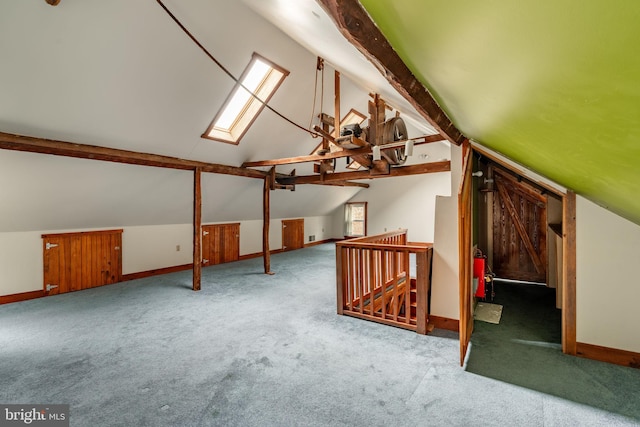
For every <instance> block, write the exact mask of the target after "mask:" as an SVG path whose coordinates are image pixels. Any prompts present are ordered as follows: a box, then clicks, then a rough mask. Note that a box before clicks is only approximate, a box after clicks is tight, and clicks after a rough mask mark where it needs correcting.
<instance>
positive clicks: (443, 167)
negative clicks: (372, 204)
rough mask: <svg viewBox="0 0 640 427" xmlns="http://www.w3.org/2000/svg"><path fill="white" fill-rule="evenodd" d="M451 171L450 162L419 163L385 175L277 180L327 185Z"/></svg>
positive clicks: (340, 174)
mask: <svg viewBox="0 0 640 427" xmlns="http://www.w3.org/2000/svg"><path fill="white" fill-rule="evenodd" d="M450 170H451V162H450V161H448V160H447V161H442V162H430V163H420V164H417V165H411V166H402V167H398V168H391V171H390V173H389V174H387V175H371V174H370V172H369V171H368V170H366V171H355V172H337V173H327V174H325V175H301V176H291V177H282V178H279V179H278V182H279V183H280V184H294V185H298V184H318V183H328V182H332V181H334V182H335V181H347V180H350V181H353V180H357V179H374V178H393V177H399V176H407V175H418V174H425V173H434V172H448V171H450Z"/></svg>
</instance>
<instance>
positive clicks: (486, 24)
mask: <svg viewBox="0 0 640 427" xmlns="http://www.w3.org/2000/svg"><path fill="white" fill-rule="evenodd" d="M360 3H361V4H362V5H363V6H364V7H365V9H366V10H367V12H368V13H369V14H370V16H371V17H372V19H373V21H374V22H375V23H376V25H377V26H378V27H379V28H380V29H381V31H382V32H383V34H384V35H385V37H386V38H387V39H388V41H389V42H390V44H391V45H392V46H393V48H394V49H395V50H396V52H397V53H398V54H399V56H400V57H401V58H402V59H403V61H404V62H405V64H407V66H408V67H409V68H410V69H411V70H412V71H413V73H414V74H415V76H416V77H417V78H418V79H419V80H420V81H421V82H422V83H423V84H425V85H426V86H427V88H428V89H429V91H430V92H431V93H432V95H433V96H434V98H435V99H436V100H437V101H438V103H439V104H440V106H441V107H442V108H443V110H445V112H446V113H447V114H448V116H449V117H450V119H451V120H452V121H453V122H454V124H455V125H456V127H457V128H458V129H460V130H461V131H462V132H463V133H464V134H465V135H466V136H467V137H468V138H470V139H473V140H475V141H476V142H478V143H480V144H482V145H484V146H487V147H489V148H491V149H493V150H495V151H498V152H500V153H502V154H504V155H506V156H507V157H509V158H511V159H512V160H515V161H516V162H518V163H520V164H522V165H525V166H527V167H529V168H530V169H533V170H534V171H536V172H538V173H540V174H542V175H545V176H547V177H549V178H550V179H552V180H554V181H556V182H558V183H559V184H561V185H563V186H565V187H567V188H570V189H573V190H574V191H576V192H577V193H578V194H581V195H583V196H585V197H587V198H589V199H591V200H593V201H595V202H596V203H598V204H600V205H602V206H604V207H606V208H608V209H610V210H612V211H614V212H616V213H618V214H619V215H621V216H624V217H626V218H628V219H630V220H632V221H634V222H635V223H638V224H640V197H638V195H639V194H640V120H639V119H638V118H639V117H640V56H639V55H637V53H636V47H637V46H638V45H639V44H640V29H639V27H638V22H639V20H640V3H639V2H635V1H622V2H615V3H610V2H602V1H589V2H578V1H568V0H563V1H555V0H554V1H552V0H543V1H526V2H523V1H512V0H492V1H483V2H478V1H475V0H461V1H457V2H455V3H452V2H444V1H435V0H419V1H418V0H360Z"/></svg>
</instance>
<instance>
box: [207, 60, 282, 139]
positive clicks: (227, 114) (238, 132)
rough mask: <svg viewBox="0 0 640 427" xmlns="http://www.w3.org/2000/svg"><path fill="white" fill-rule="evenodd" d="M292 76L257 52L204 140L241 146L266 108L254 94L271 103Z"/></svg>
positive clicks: (210, 126)
mask: <svg viewBox="0 0 640 427" xmlns="http://www.w3.org/2000/svg"><path fill="white" fill-rule="evenodd" d="M288 74H289V72H288V71H286V70H285V69H283V68H281V67H279V66H278V65H276V64H274V63H273V62H271V61H269V60H268V59H266V58H264V57H262V56H260V55H258V54H257V53H254V54H253V56H252V58H251V61H250V62H249V65H247V68H246V69H245V70H244V73H242V76H241V77H240V83H236V85H235V86H234V88H233V90H232V91H231V94H230V95H229V97H228V98H227V100H226V101H225V103H224V105H223V106H222V108H221V109H220V111H219V112H218V114H217V115H216V117H215V118H214V119H213V121H212V122H211V124H210V125H209V128H208V129H207V130H206V131H205V133H204V134H203V135H202V137H203V138H208V139H213V140H216V141H222V142H227V143H230V144H238V142H240V138H242V136H244V134H245V132H246V131H247V129H248V128H249V126H251V124H252V123H253V121H254V120H255V119H256V117H257V116H258V114H259V113H260V111H262V109H263V108H264V104H263V103H262V102H260V101H259V100H257V99H256V98H255V97H253V96H252V95H251V93H254V94H255V95H256V96H257V97H258V98H259V99H261V100H262V101H264V102H268V101H269V100H270V99H271V97H272V96H273V94H274V93H275V91H276V89H278V87H279V86H280V84H281V83H282V81H283V80H284V78H285V77H286V76H287V75H288ZM242 86H244V87H242ZM245 88H246V89H245ZM247 89H248V90H247Z"/></svg>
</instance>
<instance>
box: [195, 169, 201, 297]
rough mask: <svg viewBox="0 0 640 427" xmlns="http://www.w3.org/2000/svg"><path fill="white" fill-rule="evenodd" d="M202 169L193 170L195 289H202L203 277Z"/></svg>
mask: <svg viewBox="0 0 640 427" xmlns="http://www.w3.org/2000/svg"><path fill="white" fill-rule="evenodd" d="M201 178H202V170H201V169H200V168H196V169H195V170H194V171H193V290H194V291H199V290H200V282H201V279H202V261H201V259H202V185H201Z"/></svg>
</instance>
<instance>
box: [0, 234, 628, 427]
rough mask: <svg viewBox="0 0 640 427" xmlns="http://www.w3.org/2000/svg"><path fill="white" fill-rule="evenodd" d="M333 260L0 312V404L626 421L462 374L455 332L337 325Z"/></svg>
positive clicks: (544, 422)
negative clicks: (198, 286) (195, 287)
mask: <svg viewBox="0 0 640 427" xmlns="http://www.w3.org/2000/svg"><path fill="white" fill-rule="evenodd" d="M334 250H335V248H334V246H333V245H322V246H316V247H313V248H309V249H304V250H298V251H294V252H289V253H283V254H279V255H275V256H273V257H272V269H273V270H274V271H275V272H276V275H274V276H267V275H264V274H261V273H260V272H261V269H262V260H261V259H252V260H247V261H241V262H236V263H231V264H226V265H221V266H214V267H209V268H206V269H204V271H203V286H202V291H200V292H192V291H190V290H189V287H190V285H191V274H190V272H183V273H175V274H169V275H165V276H159V277H154V278H148V279H141V280H136V281H132V282H127V283H120V284H116V285H110V286H105V287H102V288H97V289H91V290H86V291H81V292H75V293H70V294H66V295H60V296H54V297H49V298H43V299H39V300H32V301H26V302H23V303H17V304H8V305H4V306H0V403H68V404H70V405H71V425H73V426H325V425H331V426H415V425H420V426H425V425H426V426H452V425H453V426H468V425H478V426H564V425H567V426H569V425H570V426H574V425H581V426H601V425H607V426H610V425H638V421H637V420H640V417H634V416H631V415H632V414H630V412H629V411H622V412H618V411H616V410H615V408H610V410H609V411H605V410H602V409H598V408H593V407H588V406H585V405H582V404H580V403H576V402H573V401H571V400H568V399H566V398H563V397H560V396H557V395H553V394H548V393H544V392H541V391H537V390H535V389H529V388H525V387H522V386H520V385H514V384H509V383H507V382H503V381H501V380H496V379H492V378H489V377H488V376H482V375H477V374H474V373H470V372H467V371H465V370H464V369H462V368H460V367H459V364H458V357H459V356H458V355H459V350H458V341H457V336H456V335H455V334H451V333H446V332H441V331H440V332H438V333H437V334H436V335H432V336H420V335H417V334H415V333H413V332H410V331H404V330H401V329H396V328H392V327H388V326H383V325H379V324H374V323H370V322H365V321H362V320H357V319H353V318H349V317H345V316H337V315H336V314H335V265H334ZM505 310H506V308H505ZM489 326H494V325H489ZM471 352H472V354H473V352H474V349H473V348H472V350H471ZM504 362H505V363H506V362H508V361H504ZM499 363H503V361H500V362H499ZM594 363H595V362H594ZM617 368H618V367H614V369H611V370H609V371H608V372H610V373H611V375H620V376H625V378H626V377H628V376H630V377H631V378H633V379H635V380H636V381H637V380H638V379H640V377H639V376H638V375H637V371H635V370H630V369H624V368H621V369H617ZM585 378H587V379H586V380H585V379H584V378H579V379H577V380H576V381H577V382H576V383H575V384H574V386H575V387H589V386H590V385H591V383H590V382H589V379H588V378H589V377H588V373H587V375H585ZM583 380H584V381H586V383H579V382H578V381H583ZM638 384H640V382H638ZM601 392H602V390H600V389H597V390H595V391H594V393H601ZM601 398H602V399H609V398H610V395H609V394H607V393H602V396H601ZM634 398H637V396H635V397H634ZM633 403H635V404H636V406H638V405H637V403H638V402H637V401H635V402H633ZM621 414H623V415H621ZM636 415H638V414H637V413H636Z"/></svg>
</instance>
